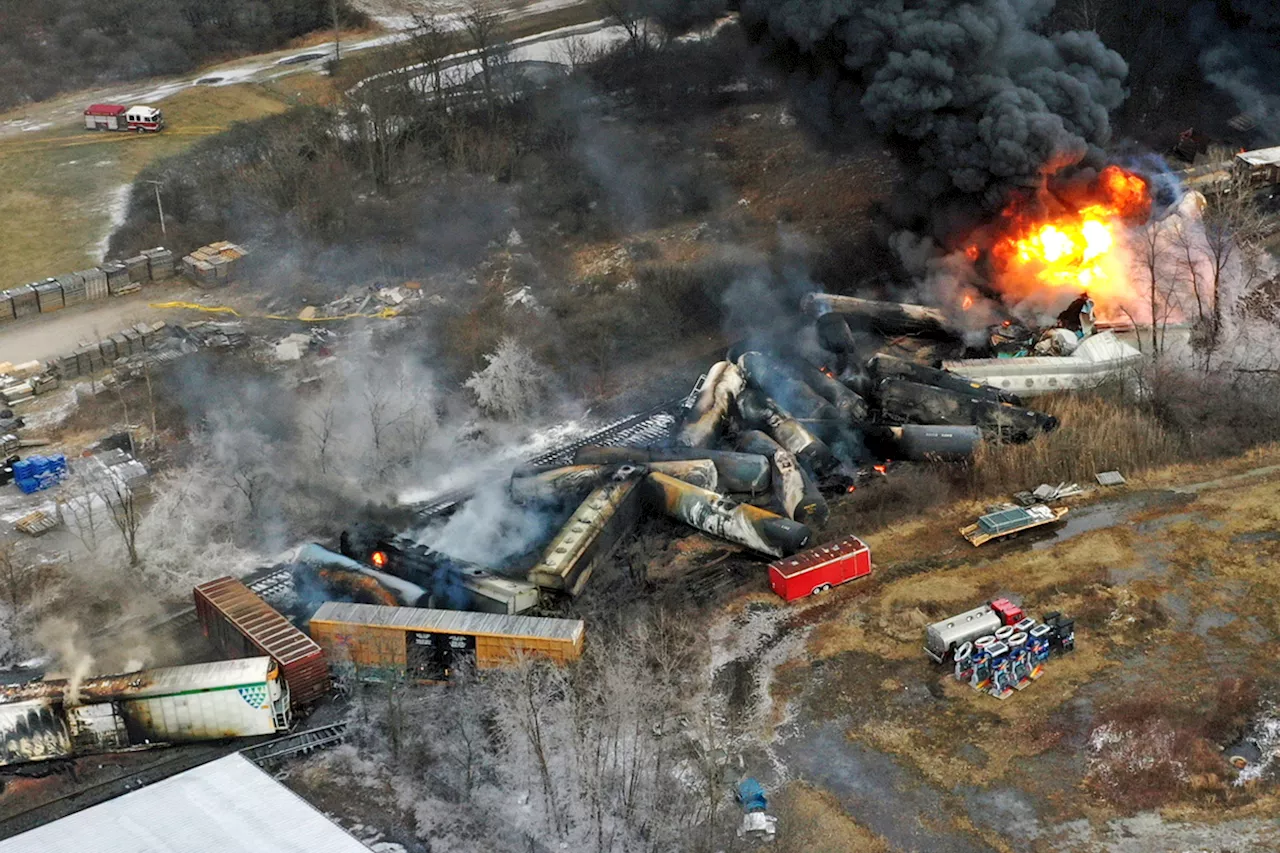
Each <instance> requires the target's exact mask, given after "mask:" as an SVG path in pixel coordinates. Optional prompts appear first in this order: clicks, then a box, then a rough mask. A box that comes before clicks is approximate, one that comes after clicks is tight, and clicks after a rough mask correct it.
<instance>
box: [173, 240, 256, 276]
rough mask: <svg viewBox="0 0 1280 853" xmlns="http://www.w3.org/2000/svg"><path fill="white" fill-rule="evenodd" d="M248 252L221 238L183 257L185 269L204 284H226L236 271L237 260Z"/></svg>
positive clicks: (183, 267)
mask: <svg viewBox="0 0 1280 853" xmlns="http://www.w3.org/2000/svg"><path fill="white" fill-rule="evenodd" d="M246 254H247V252H245V250H244V249H243V248H241V247H240V246H237V245H236V244H235V243H231V242H228V241H226V240H221V241H219V242H217V243H210V244H209V245H207V246H201V247H200V248H199V249H196V250H195V251H194V252H192V253H191V254H189V255H187V256H186V257H184V258H183V259H182V269H183V271H184V272H185V273H186V274H187V275H188V276H189V277H190V278H191V279H193V280H194V281H195V282H196V284H199V285H202V286H214V285H219V284H226V283H227V282H228V281H230V280H231V278H232V276H233V275H234V272H235V266H236V262H237V261H239V260H240V259H241V258H243V257H244V256H245V255H246Z"/></svg>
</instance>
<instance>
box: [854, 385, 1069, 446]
mask: <svg viewBox="0 0 1280 853" xmlns="http://www.w3.org/2000/svg"><path fill="white" fill-rule="evenodd" d="M877 393H878V395H879V398H880V408H881V410H882V412H884V414H885V415H886V416H891V417H895V418H898V419H901V420H902V421H906V422H909V423H926V424H948V425H952V426H966V425H972V426H977V427H981V428H982V430H983V431H984V432H986V433H988V434H989V435H991V436H992V437H995V438H1000V439H1003V440H1005V441H1013V442H1022V441H1030V440H1031V439H1033V438H1035V437H1036V436H1037V435H1039V434H1040V433H1042V432H1052V431H1053V430H1055V429H1057V427H1058V419H1057V418H1055V417H1053V416H1052V415H1046V414H1044V413H1043V412H1037V411H1035V410H1033V409H1023V408H1019V407H1018V406H1013V405H1010V404H1009V403H999V402H995V401H992V400H990V399H986V398H985V397H984V396H982V395H975V394H972V393H966V392H963V391H953V390H951V389H947V388H938V387H936V386H933V385H923V384H921V383H919V382H909V381H906V380H903V379H892V378H890V379H884V380H881V382H880V384H879V386H878V387H877Z"/></svg>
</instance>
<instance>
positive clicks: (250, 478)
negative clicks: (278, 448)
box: [227, 454, 274, 518]
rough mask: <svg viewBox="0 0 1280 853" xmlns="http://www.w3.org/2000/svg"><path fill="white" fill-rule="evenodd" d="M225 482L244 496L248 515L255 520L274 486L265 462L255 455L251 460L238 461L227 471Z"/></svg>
mask: <svg viewBox="0 0 1280 853" xmlns="http://www.w3.org/2000/svg"><path fill="white" fill-rule="evenodd" d="M227 482H228V483H229V484H230V485H231V487H232V488H234V489H235V490H236V491H237V492H239V493H240V494H241V495H242V496H244V499H245V502H246V503H247V504H248V505H249V514H250V515H252V516H253V517H255V518H257V517H258V516H259V513H260V512H261V510H262V508H263V506H264V503H265V499H266V496H267V494H268V492H269V491H270V490H271V488H272V486H273V485H274V478H273V476H272V474H271V471H270V469H269V468H268V467H267V461H266V460H265V459H262V458H261V457H258V456H257V455H256V454H255V455H254V456H253V457H252V458H247V459H241V460H238V461H237V462H236V464H235V465H233V466H232V467H231V468H230V469H229V470H228V472H227Z"/></svg>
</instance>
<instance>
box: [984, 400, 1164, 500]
mask: <svg viewBox="0 0 1280 853" xmlns="http://www.w3.org/2000/svg"><path fill="white" fill-rule="evenodd" d="M1037 408H1042V409H1043V410H1044V411H1046V412H1048V413H1049V414H1051V415H1054V416H1055V417H1057V418H1058V420H1059V422H1060V423H1061V424H1062V426H1061V427H1059V428H1058V429H1057V430H1055V431H1054V432H1052V433H1049V434H1048V435H1043V436H1040V437H1038V438H1036V439H1035V440H1034V441H1030V442H1027V443H1026V444H1017V445H982V446H981V447H979V449H978V453H977V455H976V456H975V458H974V461H973V465H972V466H971V467H970V469H969V487H970V489H971V490H972V492H973V493H975V494H991V493H995V492H1002V491H1006V490H1008V489H1009V488H1010V487H1011V486H1015V485H1017V486H1020V487H1023V488H1025V487H1029V486H1034V485H1035V484H1036V483H1045V482H1055V483H1056V482H1060V481H1067V482H1072V481H1076V482H1079V483H1081V484H1085V483H1088V482H1091V481H1092V480H1093V475H1094V474H1095V473H1097V472H1098V471H1112V470H1119V471H1123V472H1125V475H1126V476H1128V475H1130V474H1137V473H1140V472H1143V471H1147V470H1150V469H1153V468H1157V467H1160V466H1162V465H1169V464H1172V463H1174V462H1177V461H1180V460H1181V459H1182V458H1183V457H1184V455H1185V452H1186V446H1185V443H1184V442H1183V441H1182V440H1181V439H1180V438H1179V437H1178V436H1177V435H1175V434H1173V433H1171V432H1170V431H1169V430H1167V429H1165V428H1164V427H1163V426H1162V425H1161V424H1160V422H1159V421H1158V420H1157V419H1156V418H1155V417H1153V416H1152V415H1150V414H1147V413H1146V412H1144V411H1142V410H1141V409H1138V408H1136V407H1134V406H1133V405H1131V404H1128V405H1127V404H1125V403H1123V402H1122V401H1120V400H1119V399H1117V398H1116V397H1115V396H1114V395H1111V394H1109V393H1106V392H1103V391H1100V392H1095V393H1088V394H1071V395H1064V396H1056V397H1048V398H1045V400H1044V401H1043V403H1042V404H1041V403H1039V402H1037ZM1022 484H1025V485H1022Z"/></svg>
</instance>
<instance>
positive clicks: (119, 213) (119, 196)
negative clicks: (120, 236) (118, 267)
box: [94, 184, 132, 261]
mask: <svg viewBox="0 0 1280 853" xmlns="http://www.w3.org/2000/svg"><path fill="white" fill-rule="evenodd" d="M130 189H132V187H131V186H130V185H129V184H121V185H120V186H118V187H116V188H115V189H113V190H109V191H108V192H107V202H106V214H107V217H108V220H109V221H108V223H107V233H105V234H103V235H102V239H101V240H99V241H98V245H97V246H96V247H95V248H94V252H95V253H96V256H97V258H98V260H99V261H105V260H106V259H107V249H108V248H109V247H110V245H111V235H112V234H114V233H115V231H116V229H117V228H119V227H120V226H121V225H123V224H124V216H125V213H127V212H128V210H129V191H130Z"/></svg>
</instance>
